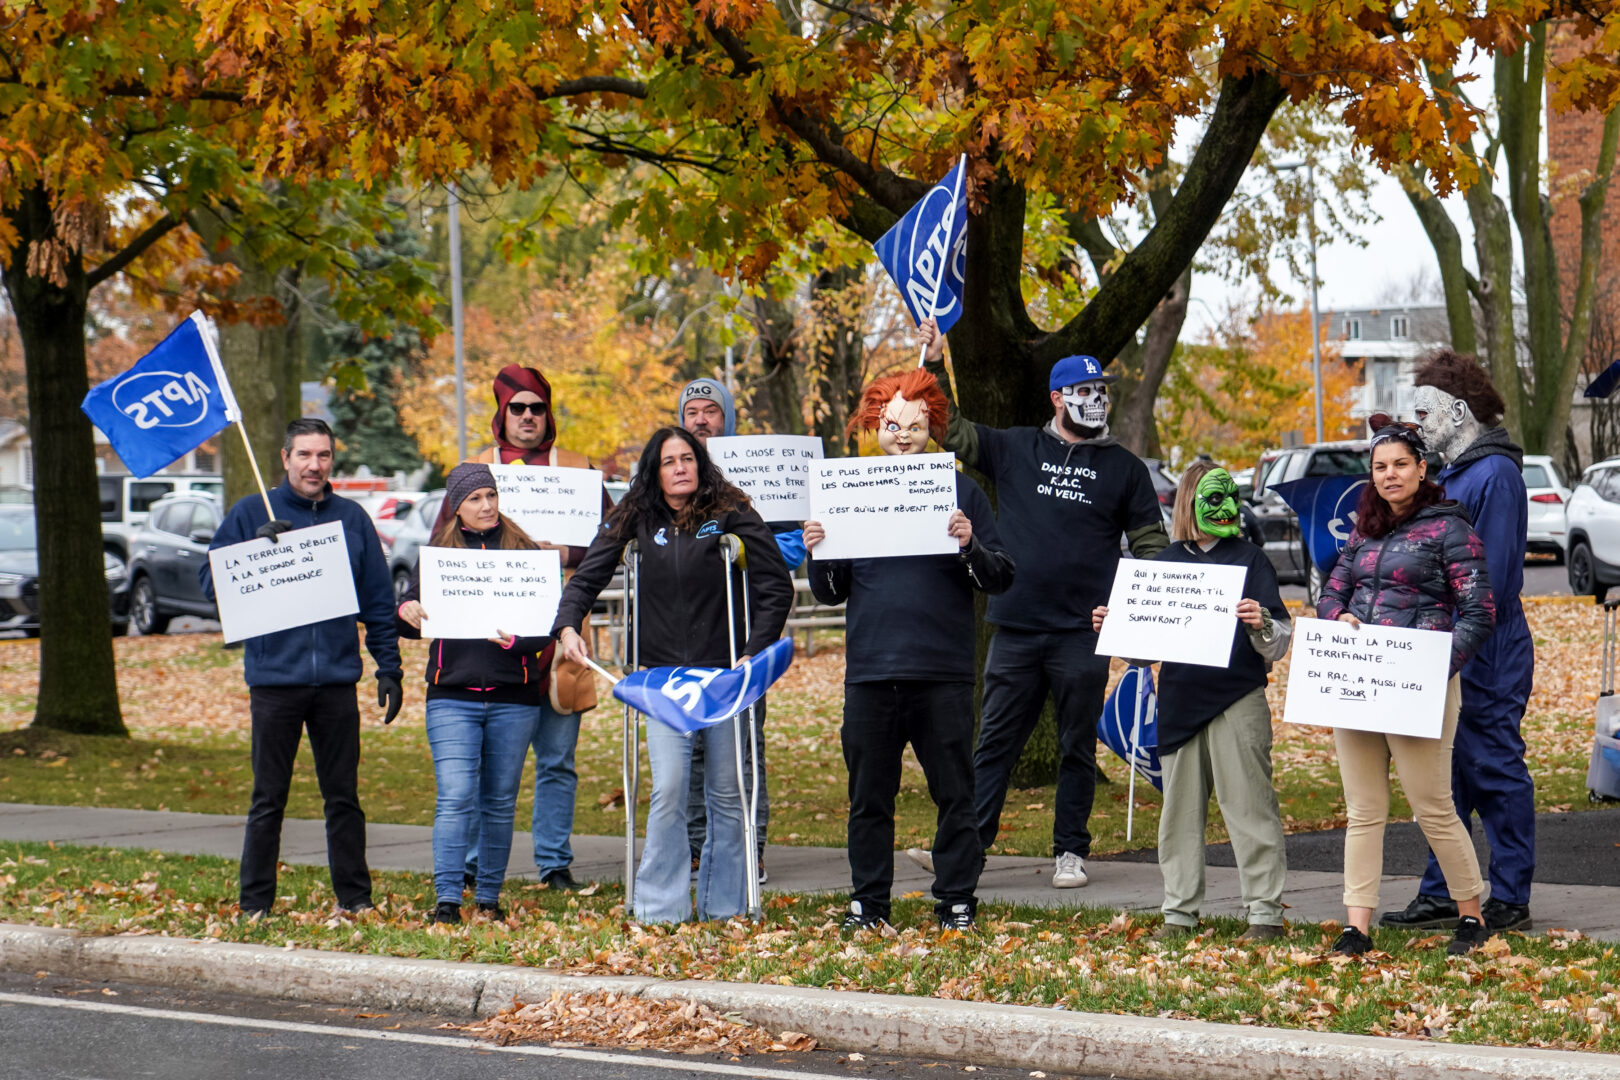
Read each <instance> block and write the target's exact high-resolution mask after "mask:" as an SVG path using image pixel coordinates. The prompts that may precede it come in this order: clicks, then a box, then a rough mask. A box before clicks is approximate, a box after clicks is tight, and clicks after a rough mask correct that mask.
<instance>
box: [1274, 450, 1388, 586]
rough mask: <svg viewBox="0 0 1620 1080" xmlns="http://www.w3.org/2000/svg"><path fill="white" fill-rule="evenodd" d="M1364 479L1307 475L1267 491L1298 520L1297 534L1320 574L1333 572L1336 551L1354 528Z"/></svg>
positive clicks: (1276, 485) (1361, 477)
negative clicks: (1288, 508) (1274, 495)
mask: <svg viewBox="0 0 1620 1080" xmlns="http://www.w3.org/2000/svg"><path fill="white" fill-rule="evenodd" d="M1366 486H1367V476H1366V474H1362V475H1360V476H1307V477H1306V478H1305V479H1303V480H1290V481H1289V482H1288V483H1286V484H1274V485H1272V486H1271V487H1270V488H1269V489H1268V490H1271V491H1275V492H1276V493H1277V497H1278V498H1280V499H1281V500H1282V501H1283V502H1285V503H1287V504H1288V505H1289V507H1290V508H1291V509H1292V510H1293V511H1294V513H1295V514H1296V515H1297V516H1298V517H1299V535H1300V536H1301V537H1302V538H1303V539H1304V541H1305V550H1306V551H1307V552H1309V553H1310V556H1311V561H1312V562H1314V563H1315V564H1316V568H1317V569H1318V570H1320V571H1322V573H1324V574H1329V573H1332V572H1333V564H1334V563H1335V562H1336V561H1338V558H1339V551H1340V550H1341V549H1342V548H1343V547H1344V545H1345V544H1347V543H1349V541H1350V533H1351V531H1352V530H1354V529H1355V527H1356V504H1357V503H1359V502H1360V501H1361V489H1362V488H1364V487H1366Z"/></svg>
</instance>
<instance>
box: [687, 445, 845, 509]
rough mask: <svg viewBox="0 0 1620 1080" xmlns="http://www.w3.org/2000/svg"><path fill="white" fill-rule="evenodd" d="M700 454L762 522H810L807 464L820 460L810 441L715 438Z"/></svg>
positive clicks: (815, 448) (815, 446)
mask: <svg viewBox="0 0 1620 1080" xmlns="http://www.w3.org/2000/svg"><path fill="white" fill-rule="evenodd" d="M704 448H705V449H707V450H708V451H709V456H710V457H711V458H713V459H714V463H715V464H716V465H718V466H719V467H720V471H721V472H723V473H725V474H726V479H727V480H730V481H731V482H732V483H733V484H736V485H737V486H738V487H740V488H742V489H743V491H744V492H745V493H746V494H747V495H748V498H749V499H750V500H751V501H752V502H753V504H754V509H755V510H756V511H758V512H759V516H760V517H761V518H763V519H764V520H766V521H805V520H807V519H808V518H809V517H810V463H811V462H812V461H819V460H820V459H821V440H820V439H818V438H816V437H815V436H814V435H716V436H715V437H713V438H711V439H710V440H709V441H708V442H707V443H705V444H704Z"/></svg>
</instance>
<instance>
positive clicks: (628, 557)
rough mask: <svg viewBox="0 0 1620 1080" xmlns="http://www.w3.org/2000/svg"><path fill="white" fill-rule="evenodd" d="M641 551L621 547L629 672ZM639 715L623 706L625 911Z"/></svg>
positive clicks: (637, 656)
mask: <svg viewBox="0 0 1620 1080" xmlns="http://www.w3.org/2000/svg"><path fill="white" fill-rule="evenodd" d="M640 590H641V549H640V548H639V547H638V546H637V545H636V542H635V541H634V540H632V541H630V542H629V543H628V544H626V545H625V546H624V627H623V632H624V633H625V634H627V635H629V638H630V641H629V660H630V666H629V670H630V671H635V670H636V669H637V668H639V667H641V591H640ZM640 717H641V714H640V713H638V712H636V710H634V709H632V708H631V707H630V706H629V705H626V706H625V707H624V725H623V726H624V754H623V760H622V761H621V762H620V765H621V766H622V769H621V773H620V776H621V779H622V780H623V782H624V909H625V911H630V910H631V905H633V904H634V903H635V899H636V800H637V799H638V797H639V793H640V788H641V719H640Z"/></svg>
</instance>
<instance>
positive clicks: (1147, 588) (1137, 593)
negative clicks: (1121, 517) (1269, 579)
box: [1097, 559, 1248, 668]
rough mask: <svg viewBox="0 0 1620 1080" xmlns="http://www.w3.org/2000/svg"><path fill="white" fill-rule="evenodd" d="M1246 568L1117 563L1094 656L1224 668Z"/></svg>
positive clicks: (1229, 656) (1141, 561) (1228, 659)
mask: <svg viewBox="0 0 1620 1080" xmlns="http://www.w3.org/2000/svg"><path fill="white" fill-rule="evenodd" d="M1247 576H1248V567H1246V566H1219V565H1216V564H1214V563H1190V562H1159V561H1157V560H1148V559H1121V560H1120V561H1119V569H1118V570H1117V571H1116V572H1115V573H1114V587H1113V590H1112V591H1111V592H1110V593H1109V594H1108V618H1107V619H1106V620H1105V621H1104V622H1103V628H1102V633H1100V634H1098V635H1097V655H1099V656H1125V657H1129V658H1131V659H1132V660H1171V661H1174V662H1176V663H1179V664H1202V665H1203V666H1205V667H1220V668H1223V667H1226V666H1227V665H1228V664H1230V663H1231V662H1232V630H1233V627H1234V626H1235V625H1236V624H1237V604H1238V601H1239V600H1242V599H1243V581H1244V578H1245V577H1247Z"/></svg>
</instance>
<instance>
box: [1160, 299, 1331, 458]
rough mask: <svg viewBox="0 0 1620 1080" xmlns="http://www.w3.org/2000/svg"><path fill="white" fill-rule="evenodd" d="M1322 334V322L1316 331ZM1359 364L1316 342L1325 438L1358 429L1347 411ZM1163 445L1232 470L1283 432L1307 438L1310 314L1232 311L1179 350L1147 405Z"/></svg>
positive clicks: (1310, 424) (1311, 426) (1310, 425)
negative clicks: (1202, 338) (1210, 334)
mask: <svg viewBox="0 0 1620 1080" xmlns="http://www.w3.org/2000/svg"><path fill="white" fill-rule="evenodd" d="M1322 336H1323V337H1324V339H1325V338H1326V337H1327V327H1326V326H1325V325H1324V326H1323V328H1322ZM1360 381H1361V373H1360V370H1359V368H1357V367H1356V366H1355V365H1354V364H1351V363H1347V362H1346V361H1344V360H1343V359H1341V358H1340V356H1339V352H1338V349H1337V347H1336V346H1334V345H1332V344H1331V343H1329V342H1327V341H1326V340H1324V341H1323V343H1322V426H1323V434H1324V436H1325V437H1326V438H1328V439H1330V440H1331V439H1351V438H1355V437H1357V436H1358V435H1360V434H1362V429H1361V428H1360V426H1359V424H1358V421H1357V420H1355V419H1354V418H1353V417H1351V415H1350V406H1351V398H1352V394H1353V391H1354V389H1355V387H1356V386H1358V385H1359V383H1360ZM1155 413H1156V415H1157V418H1158V421H1159V435H1160V438H1161V440H1162V441H1163V443H1164V445H1165V447H1167V448H1168V447H1177V448H1179V449H1180V450H1181V451H1182V452H1183V453H1184V454H1186V455H1188V456H1190V455H1192V454H1198V453H1208V454H1210V455H1212V456H1213V457H1214V458H1215V460H1217V461H1220V462H1224V463H1227V464H1230V465H1231V466H1232V467H1233V468H1243V467H1246V466H1249V465H1253V464H1254V463H1255V461H1257V460H1258V459H1259V456H1260V452H1261V451H1263V450H1266V449H1269V448H1272V447H1277V446H1281V445H1282V443H1283V437H1284V434H1285V433H1287V432H1291V431H1293V432H1300V433H1302V434H1303V435H1304V437H1305V438H1306V439H1310V438H1311V437H1312V436H1313V435H1314V433H1315V428H1316V419H1315V402H1314V393H1313V387H1312V379H1311V318H1310V315H1309V314H1308V313H1307V312H1303V311H1270V310H1268V311H1263V312H1262V313H1261V314H1260V315H1259V316H1258V317H1256V318H1253V319H1250V318H1248V317H1246V316H1242V315H1234V316H1233V317H1232V318H1230V319H1229V320H1228V321H1227V323H1226V325H1224V326H1222V327H1220V328H1219V329H1218V330H1216V331H1215V334H1214V340H1212V341H1210V342H1208V343H1206V344H1200V345H1191V346H1185V347H1183V348H1182V349H1181V350H1180V351H1179V353H1178V355H1177V357H1176V359H1175V360H1174V361H1173V363H1172V366H1171V369H1170V374H1169V376H1168V377H1167V378H1166V379H1165V386H1164V390H1163V392H1162V393H1161V394H1160V395H1159V401H1158V406H1157V408H1156V410H1155Z"/></svg>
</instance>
